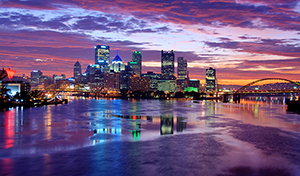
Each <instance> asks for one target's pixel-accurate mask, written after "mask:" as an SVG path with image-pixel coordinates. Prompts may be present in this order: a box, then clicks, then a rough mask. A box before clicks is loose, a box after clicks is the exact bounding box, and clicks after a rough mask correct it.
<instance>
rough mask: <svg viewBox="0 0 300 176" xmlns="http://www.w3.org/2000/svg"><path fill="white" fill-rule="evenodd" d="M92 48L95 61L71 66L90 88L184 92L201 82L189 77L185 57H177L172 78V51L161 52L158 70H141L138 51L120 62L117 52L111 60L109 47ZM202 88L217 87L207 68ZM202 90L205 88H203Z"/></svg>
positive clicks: (212, 74)
mask: <svg viewBox="0 0 300 176" xmlns="http://www.w3.org/2000/svg"><path fill="white" fill-rule="evenodd" d="M94 49H95V64H90V65H88V66H87V68H86V71H85V72H84V73H82V72H81V70H82V69H81V64H80V63H79V62H78V61H77V62H76V63H75V65H74V79H75V82H76V83H78V84H82V85H85V87H87V88H88V89H90V90H115V91H120V90H121V91H137V90H139V91H163V92H179V91H180V92H184V91H194V92H199V91H200V87H201V86H200V81H199V80H196V79H189V72H188V70H187V60H184V58H183V57H178V59H177V63H178V67H177V78H176V77H175V52H174V51H173V50H172V51H164V50H162V51H161V73H160V74H159V73H154V72H151V71H148V72H147V73H142V54H141V52H140V51H134V52H133V53H132V60H131V61H130V62H128V63H127V64H125V63H123V61H122V59H121V57H120V56H119V54H118V52H117V55H116V56H115V57H114V59H113V60H112V62H110V47H109V46H107V45H97V46H95V47H94ZM206 72H207V73H206V87H205V91H207V92H214V91H215V90H216V88H217V82H216V75H215V70H214V69H213V68H209V69H207V71H206ZM202 91H204V90H202Z"/></svg>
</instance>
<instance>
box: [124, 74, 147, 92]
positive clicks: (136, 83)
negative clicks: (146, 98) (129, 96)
mask: <svg viewBox="0 0 300 176" xmlns="http://www.w3.org/2000/svg"><path fill="white" fill-rule="evenodd" d="M129 85H130V90H131V91H136V90H140V91H143V92H145V91H150V78H149V77H137V76H136V75H134V76H133V77H130V83H129Z"/></svg>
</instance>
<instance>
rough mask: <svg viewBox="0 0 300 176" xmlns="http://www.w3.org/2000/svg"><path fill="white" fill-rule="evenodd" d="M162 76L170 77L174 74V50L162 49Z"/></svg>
mask: <svg viewBox="0 0 300 176" xmlns="http://www.w3.org/2000/svg"><path fill="white" fill-rule="evenodd" d="M161 76H162V77H163V78H168V77H172V76H174V51H173V50H172V51H164V50H161Z"/></svg>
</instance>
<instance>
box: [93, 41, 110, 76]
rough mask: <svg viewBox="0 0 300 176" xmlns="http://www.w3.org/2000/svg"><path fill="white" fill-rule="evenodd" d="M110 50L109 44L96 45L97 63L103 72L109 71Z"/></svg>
mask: <svg viewBox="0 0 300 176" xmlns="http://www.w3.org/2000/svg"><path fill="white" fill-rule="evenodd" d="M109 57H110V50H109V46H107V45H97V46H95V64H99V66H100V69H101V71H102V72H109V66H108V65H109Z"/></svg>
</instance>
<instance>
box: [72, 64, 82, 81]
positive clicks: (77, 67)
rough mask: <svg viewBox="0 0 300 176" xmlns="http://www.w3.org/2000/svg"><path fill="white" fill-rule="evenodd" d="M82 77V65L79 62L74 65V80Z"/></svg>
mask: <svg viewBox="0 0 300 176" xmlns="http://www.w3.org/2000/svg"><path fill="white" fill-rule="evenodd" d="M80 76H81V64H80V63H79V62H78V61H77V62H76V63H75V64H74V78H75V80H78V78H79V77H80Z"/></svg>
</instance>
